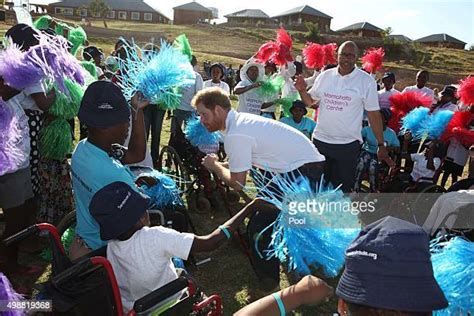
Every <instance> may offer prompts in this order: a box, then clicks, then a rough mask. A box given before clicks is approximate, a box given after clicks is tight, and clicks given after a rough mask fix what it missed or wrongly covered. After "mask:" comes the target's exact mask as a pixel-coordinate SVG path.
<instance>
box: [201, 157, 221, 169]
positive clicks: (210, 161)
mask: <svg viewBox="0 0 474 316" xmlns="http://www.w3.org/2000/svg"><path fill="white" fill-rule="evenodd" d="M218 161H219V157H217V155H216V154H209V155H206V157H204V158H203V159H202V165H203V166H204V167H206V168H207V169H209V170H213V168H214V166H215V165H216V164H217V162H218Z"/></svg>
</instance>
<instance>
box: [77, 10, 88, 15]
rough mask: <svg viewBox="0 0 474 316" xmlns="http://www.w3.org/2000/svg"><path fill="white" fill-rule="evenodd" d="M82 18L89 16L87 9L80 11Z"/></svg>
mask: <svg viewBox="0 0 474 316" xmlns="http://www.w3.org/2000/svg"><path fill="white" fill-rule="evenodd" d="M79 15H80V16H87V9H79Z"/></svg>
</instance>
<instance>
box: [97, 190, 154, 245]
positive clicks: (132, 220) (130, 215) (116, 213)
mask: <svg viewBox="0 0 474 316" xmlns="http://www.w3.org/2000/svg"><path fill="white" fill-rule="evenodd" d="M148 201H149V198H148V197H147V196H146V195H144V194H142V193H140V192H137V191H135V190H134V189H133V188H131V187H130V186H129V185H128V184H127V183H125V182H113V183H111V184H108V185H106V186H105V187H103V188H102V189H100V190H99V191H97V192H96V193H95V194H94V196H93V197H92V200H91V202H90V204H89V211H90V213H91V215H92V217H93V218H94V219H95V220H96V221H97V222H98V223H99V226H100V238H101V239H102V240H111V239H117V237H119V236H120V235H122V234H124V233H126V232H127V231H128V230H129V229H130V228H132V227H133V225H135V224H136V223H137V222H138V220H139V219H140V217H142V215H143V214H144V213H145V212H146V211H147V209H148Z"/></svg>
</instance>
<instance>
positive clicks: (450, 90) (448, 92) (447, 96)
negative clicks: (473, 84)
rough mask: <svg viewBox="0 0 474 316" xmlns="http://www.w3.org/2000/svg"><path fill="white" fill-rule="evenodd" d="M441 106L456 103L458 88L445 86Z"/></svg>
mask: <svg viewBox="0 0 474 316" xmlns="http://www.w3.org/2000/svg"><path fill="white" fill-rule="evenodd" d="M440 94H441V99H440V103H441V104H446V103H448V102H454V101H456V88H455V87H453V86H445V87H444V88H443V90H442V91H441V93H440Z"/></svg>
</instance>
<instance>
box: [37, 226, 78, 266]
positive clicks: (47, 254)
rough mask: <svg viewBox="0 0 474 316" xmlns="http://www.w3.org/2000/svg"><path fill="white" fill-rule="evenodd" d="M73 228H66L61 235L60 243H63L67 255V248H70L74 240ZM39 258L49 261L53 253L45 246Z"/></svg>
mask: <svg viewBox="0 0 474 316" xmlns="http://www.w3.org/2000/svg"><path fill="white" fill-rule="evenodd" d="M74 235H75V229H74V228H73V227H70V228H68V229H67V230H66V231H65V232H64V234H63V235H62V236H61V243H62V244H63V247H64V250H65V251H66V255H69V249H70V248H71V244H72V241H73V240H74ZM40 256H41V258H43V260H45V261H48V262H51V261H52V260H53V255H52V253H51V249H50V248H46V249H44V250H43V251H42V252H41V255H40Z"/></svg>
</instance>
